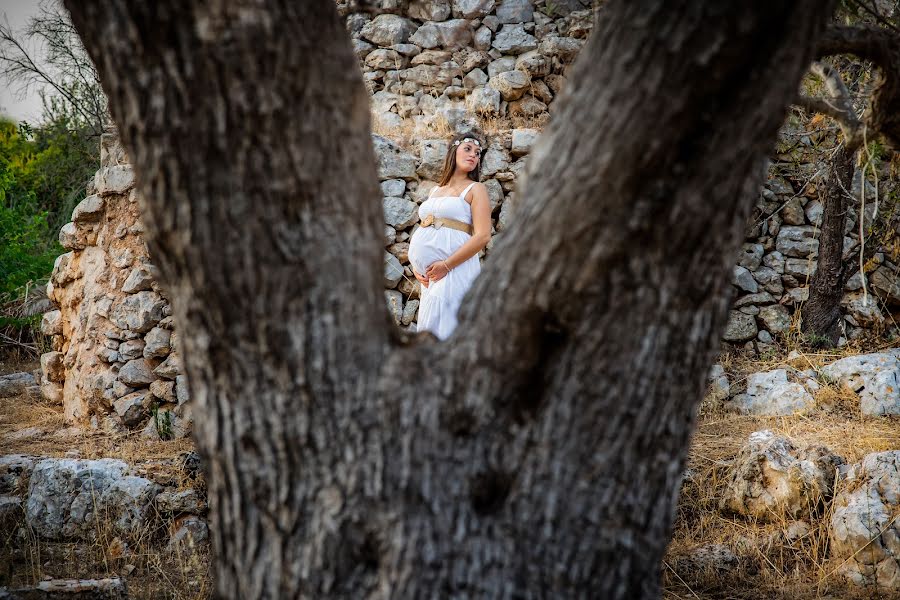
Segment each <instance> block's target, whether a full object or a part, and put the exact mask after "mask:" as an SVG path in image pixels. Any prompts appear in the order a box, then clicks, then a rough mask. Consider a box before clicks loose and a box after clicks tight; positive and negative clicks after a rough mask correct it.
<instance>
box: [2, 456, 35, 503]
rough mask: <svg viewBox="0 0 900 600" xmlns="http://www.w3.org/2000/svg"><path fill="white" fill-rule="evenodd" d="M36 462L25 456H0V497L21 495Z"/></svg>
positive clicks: (31, 457) (33, 458)
mask: <svg viewBox="0 0 900 600" xmlns="http://www.w3.org/2000/svg"><path fill="white" fill-rule="evenodd" d="M35 460H37V459H36V458H35V457H33V456H28V455H25V454H7V455H5V456H0V495H5V494H23V493H24V492H25V491H26V487H27V485H28V479H29V478H30V477H31V472H32V470H34V463H35Z"/></svg>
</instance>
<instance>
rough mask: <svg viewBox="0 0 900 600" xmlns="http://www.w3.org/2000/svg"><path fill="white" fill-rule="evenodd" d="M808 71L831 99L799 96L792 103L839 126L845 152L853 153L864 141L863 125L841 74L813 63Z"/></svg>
mask: <svg viewBox="0 0 900 600" xmlns="http://www.w3.org/2000/svg"><path fill="white" fill-rule="evenodd" d="M810 71H812V73H813V74H815V75H816V76H817V77H819V78H820V79H821V80H822V81H823V82H825V88H826V89H827V90H828V93H829V94H830V95H831V99H825V98H811V97H808V96H804V95H801V96H799V97H798V98H797V99H796V100H795V101H794V103H795V104H796V105H798V106H801V107H802V108H805V109H807V110H809V111H812V112H817V113H821V114H823V115H826V116H829V117H831V118H832V119H834V120H835V121H837V122H838V124H839V125H840V126H841V131H842V132H843V133H844V145H845V146H846V148H847V151H848V152H850V153H853V152H855V151H856V149H857V148H859V146H860V145H862V143H863V141H864V135H863V133H864V132H863V128H864V127H865V126H866V125H865V123H863V122H862V121H860V119H859V117H857V116H856V110H855V109H854V108H853V101H852V100H851V98H850V92H849V91H848V90H847V86H846V85H845V84H844V80H843V78H842V77H841V74H840V73H839V72H838V71H837V69H835V68H834V67H832V66H831V65H828V64H826V63H822V62H818V61H817V62H814V63H813V64H812V66H811V67H810Z"/></svg>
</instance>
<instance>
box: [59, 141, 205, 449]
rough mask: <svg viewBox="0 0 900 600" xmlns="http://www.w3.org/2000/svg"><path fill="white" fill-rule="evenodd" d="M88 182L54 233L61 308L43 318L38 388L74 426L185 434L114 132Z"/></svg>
mask: <svg viewBox="0 0 900 600" xmlns="http://www.w3.org/2000/svg"><path fill="white" fill-rule="evenodd" d="M89 188H90V189H89V190H88V191H89V195H88V196H87V197H86V198H85V199H84V200H82V201H81V203H80V204H78V206H76V207H75V210H74V211H73V212H72V222H70V223H67V224H66V225H65V226H63V228H62V229H61V230H60V233H59V240H60V243H61V244H62V246H63V247H64V248H65V249H66V250H68V252H66V253H65V254H63V255H61V256H60V257H59V258H57V260H56V264H55V265H54V268H53V274H52V276H51V279H50V283H49V284H48V285H47V295H48V297H49V298H50V300H52V301H53V302H54V303H55V304H56V306H57V309H56V310H53V311H51V312H49V313H46V314H45V315H44V318H43V321H42V323H41V329H42V330H43V332H44V333H45V334H47V335H50V336H52V337H51V340H52V342H51V343H52V348H53V351H52V352H48V353H46V354H44V355H43V356H41V370H42V373H43V377H42V381H41V389H42V392H43V394H44V396H45V397H46V398H48V399H50V400H52V401H58V402H61V403H62V404H63V405H64V409H65V410H64V412H65V417H66V420H67V421H69V422H71V423H78V424H82V425H87V424H89V425H90V426H91V427H93V428H104V429H111V430H120V429H125V428H128V429H143V430H144V433H145V434H146V435H147V436H150V437H159V436H160V435H162V436H163V437H181V436H184V435H186V434H187V433H188V432H189V430H190V414H189V406H188V405H187V404H186V402H187V399H188V394H187V385H186V384H185V381H184V378H183V377H182V376H181V375H180V367H179V360H178V355H177V353H176V352H175V351H174V347H175V344H176V342H177V334H176V333H175V332H174V331H173V321H172V316H171V309H170V307H169V303H168V301H167V300H166V298H165V295H164V293H163V291H162V290H161V289H160V288H159V285H158V284H157V282H156V281H155V277H154V270H155V269H154V267H153V265H152V264H151V263H150V260H149V256H148V252H147V247H146V245H145V244H144V240H143V236H142V234H143V226H142V225H141V221H140V216H139V211H138V206H137V197H136V192H135V190H134V174H133V172H132V169H131V166H130V165H129V164H127V159H126V157H125V155H124V152H123V151H122V148H121V146H120V145H119V144H118V143H117V141H116V138H115V136H114V135H112V134H105V135H104V136H103V137H102V141H101V165H100V170H99V171H97V174H96V176H95V178H94V181H93V182H92V184H91V185H90V186H89Z"/></svg>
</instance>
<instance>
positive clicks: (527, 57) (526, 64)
mask: <svg viewBox="0 0 900 600" xmlns="http://www.w3.org/2000/svg"><path fill="white" fill-rule="evenodd" d="M550 66H551V65H550V59H549V58H547V57H546V56H544V55H543V54H541V53H540V52H538V51H537V50H532V51H530V52H526V53H525V54H521V55H519V57H518V58H517V59H516V69H518V70H520V71H523V72H525V73H528V76H529V77H530V78H531V79H537V78H539V77H543V76H545V75H549V74H550Z"/></svg>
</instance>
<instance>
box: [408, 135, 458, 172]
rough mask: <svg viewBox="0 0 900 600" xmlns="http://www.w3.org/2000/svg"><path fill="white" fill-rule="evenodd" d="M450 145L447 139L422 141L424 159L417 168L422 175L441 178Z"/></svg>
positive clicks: (422, 156)
mask: <svg viewBox="0 0 900 600" xmlns="http://www.w3.org/2000/svg"><path fill="white" fill-rule="evenodd" d="M449 146H450V143H449V142H448V141H447V140H423V141H422V142H421V158H422V160H421V162H420V164H419V168H418V169H417V170H416V172H417V173H418V174H419V176H420V177H422V178H424V179H431V180H437V179H439V178H440V176H441V171H443V169H444V159H445V157H446V156H447V148H448V147H449Z"/></svg>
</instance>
